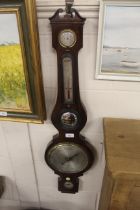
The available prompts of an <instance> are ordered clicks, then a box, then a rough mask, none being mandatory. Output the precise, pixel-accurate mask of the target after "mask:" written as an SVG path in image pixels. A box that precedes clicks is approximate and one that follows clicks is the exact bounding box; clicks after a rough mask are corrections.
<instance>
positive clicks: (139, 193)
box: [127, 186, 140, 210]
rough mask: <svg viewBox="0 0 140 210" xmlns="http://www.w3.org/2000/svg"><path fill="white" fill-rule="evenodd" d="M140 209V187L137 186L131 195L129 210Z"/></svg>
mask: <svg viewBox="0 0 140 210" xmlns="http://www.w3.org/2000/svg"><path fill="white" fill-rule="evenodd" d="M139 209H140V187H137V186H135V187H134V188H133V190H132V191H131V193H130V195H129V200H128V205H127V210H139Z"/></svg>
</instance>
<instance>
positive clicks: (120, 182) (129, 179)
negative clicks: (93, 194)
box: [99, 118, 140, 210]
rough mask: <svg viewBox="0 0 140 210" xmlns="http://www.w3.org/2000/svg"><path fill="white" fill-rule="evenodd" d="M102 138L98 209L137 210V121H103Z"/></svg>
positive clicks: (139, 185) (139, 180)
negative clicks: (101, 176)
mask: <svg viewBox="0 0 140 210" xmlns="http://www.w3.org/2000/svg"><path fill="white" fill-rule="evenodd" d="M104 136H105V158H106V167H105V173H104V179H103V185H102V191H101V198H100V203H99V210H140V121H139V120H128V119H114V118H105V119H104Z"/></svg>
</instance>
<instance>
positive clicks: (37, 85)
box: [0, 0, 46, 123]
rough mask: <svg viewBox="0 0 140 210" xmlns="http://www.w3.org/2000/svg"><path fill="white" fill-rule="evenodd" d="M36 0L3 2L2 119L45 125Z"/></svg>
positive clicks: (0, 24) (0, 45)
mask: <svg viewBox="0 0 140 210" xmlns="http://www.w3.org/2000/svg"><path fill="white" fill-rule="evenodd" d="M45 119H46V109H45V99H44V90H43V82H42V73H41V60H40V48H39V36H38V28H37V16H36V5H35V0H12V1H11V0H6V1H5V0H2V1H0V120H11V121H18V122H34V123H43V121H44V120H45Z"/></svg>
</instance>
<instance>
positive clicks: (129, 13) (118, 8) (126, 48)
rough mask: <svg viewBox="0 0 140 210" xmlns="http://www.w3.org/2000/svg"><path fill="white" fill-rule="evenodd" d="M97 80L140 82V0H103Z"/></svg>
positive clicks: (100, 18)
mask: <svg viewBox="0 0 140 210" xmlns="http://www.w3.org/2000/svg"><path fill="white" fill-rule="evenodd" d="M96 79H108V80H128V81H140V1H119V0H118V1H116V0H112V1H108V0H102V1H101V5H100V17H99V31H98V45H97V61H96Z"/></svg>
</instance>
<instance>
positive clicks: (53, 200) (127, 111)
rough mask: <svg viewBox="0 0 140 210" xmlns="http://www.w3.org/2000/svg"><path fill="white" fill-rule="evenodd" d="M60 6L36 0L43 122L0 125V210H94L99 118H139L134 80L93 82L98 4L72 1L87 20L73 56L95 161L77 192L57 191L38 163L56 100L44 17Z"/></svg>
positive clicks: (139, 89) (139, 88) (139, 93)
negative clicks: (0, 181) (1, 182)
mask: <svg viewBox="0 0 140 210" xmlns="http://www.w3.org/2000/svg"><path fill="white" fill-rule="evenodd" d="M63 5H64V1H61V0H57V1H54V0H49V1H47V0H37V11H38V22H39V32H40V44H41V56H42V68H43V79H44V87H45V94H46V105H47V113H48V120H47V122H45V124H43V125H36V124H22V123H14V122H0V175H3V176H5V177H6V191H5V193H4V195H3V197H2V199H1V200H0V209H1V210H8V209H12V210H15V209H21V208H22V207H23V208H24V207H29V206H36V207H37V206H41V207H44V208H50V209H53V210H97V206H98V199H99V193H100V188H101V182H102V176H103V170H104V155H103V144H102V143H103V129H102V118H103V117H121V118H140V111H139V109H140V83H139V82H118V81H101V80H95V79H94V75H95V60H96V45H97V31H98V12H99V11H98V9H99V3H98V1H94V0H87V1H86V3H85V1H84V0H77V1H76V0H75V8H77V9H78V10H79V11H80V14H81V15H82V16H84V17H86V18H87V20H86V23H85V26H84V45H83V49H81V51H80V53H79V80H80V90H81V97H82V101H83V103H84V104H85V106H86V108H87V114H88V121H87V124H86V126H85V128H84V129H83V130H82V133H83V134H84V135H85V136H86V137H87V138H88V140H89V142H90V143H91V144H93V145H94V146H95V147H96V149H97V151H98V161H97V163H96V165H94V167H93V168H92V169H91V170H89V171H88V172H87V173H86V174H85V175H84V176H83V177H81V178H80V180H81V182H80V189H79V193H77V194H75V195H71V194H62V193H60V192H58V191H57V175H55V174H54V173H53V171H52V170H51V169H50V168H48V166H47V165H46V163H45V161H44V152H45V149H46V146H47V144H48V143H49V141H50V140H51V139H52V136H53V135H54V134H56V133H57V130H56V129H55V128H54V127H53V125H52V124H51V121H50V114H51V112H52V108H53V106H54V104H55V98H56V90H57V65H56V53H55V51H54V49H52V46H51V29H50V25H49V20H48V17H50V16H51V15H52V14H53V13H54V11H55V10H56V9H57V8H58V7H62V6H63ZM12 207H13V208H12Z"/></svg>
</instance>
